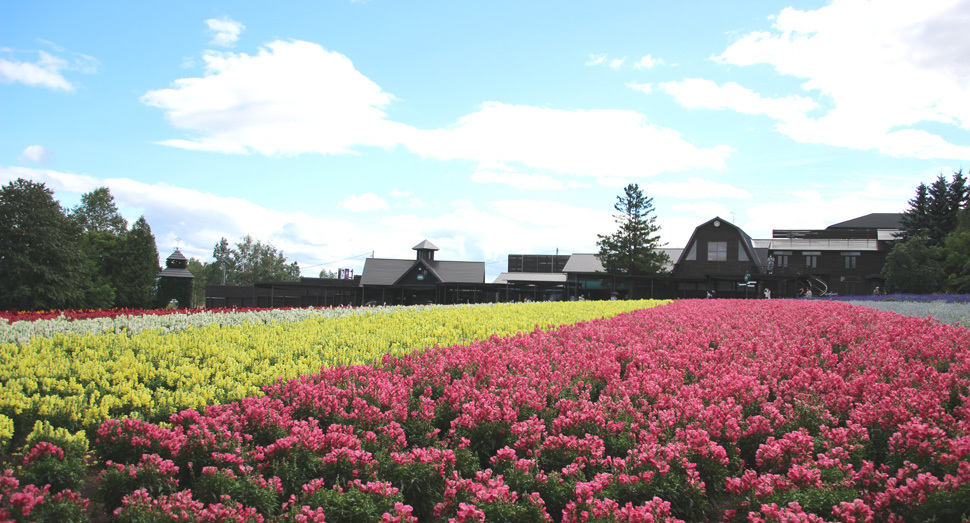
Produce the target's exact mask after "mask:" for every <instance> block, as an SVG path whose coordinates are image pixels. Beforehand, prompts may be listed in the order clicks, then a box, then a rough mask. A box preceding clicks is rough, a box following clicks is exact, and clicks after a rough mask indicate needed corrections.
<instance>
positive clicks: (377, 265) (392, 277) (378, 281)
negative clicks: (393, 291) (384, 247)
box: [360, 258, 418, 285]
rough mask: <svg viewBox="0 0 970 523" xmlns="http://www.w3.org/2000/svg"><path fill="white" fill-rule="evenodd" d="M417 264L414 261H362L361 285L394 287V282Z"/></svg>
mask: <svg viewBox="0 0 970 523" xmlns="http://www.w3.org/2000/svg"><path fill="white" fill-rule="evenodd" d="M416 263H418V262H416V261H414V260H390V259H385V258H367V259H366V260H364V273H363V274H362V275H361V276H360V284H361V285H394V282H396V281H397V280H398V278H400V277H401V275H402V274H404V273H406V272H407V271H408V270H410V269H411V267H414V265H415V264H416Z"/></svg>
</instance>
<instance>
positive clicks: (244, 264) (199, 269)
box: [189, 235, 300, 305]
mask: <svg viewBox="0 0 970 523" xmlns="http://www.w3.org/2000/svg"><path fill="white" fill-rule="evenodd" d="M212 258H213V259H214V261H212V262H206V261H202V260H199V259H198V258H191V259H189V271H190V272H191V273H192V275H193V276H195V286H194V287H193V291H192V301H193V302H194V303H195V304H197V305H201V304H204V303H205V287H206V285H252V284H254V283H256V282H258V281H299V280H300V265H299V264H298V263H297V262H292V263H287V261H286V256H284V255H283V251H278V250H277V249H276V247H275V246H273V244H271V243H263V242H262V241H260V240H257V239H254V238H253V237H252V236H250V235H246V236H244V237H243V238H242V239H241V240H240V241H239V242H237V243H236V245H235V247H230V245H229V240H228V239H226V238H225V237H223V238H221V239H220V240H219V242H218V243H216V245H215V247H213V249H212Z"/></svg>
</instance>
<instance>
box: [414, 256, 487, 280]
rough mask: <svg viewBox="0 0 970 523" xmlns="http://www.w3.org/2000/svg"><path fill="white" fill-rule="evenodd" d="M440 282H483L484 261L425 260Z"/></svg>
mask: <svg viewBox="0 0 970 523" xmlns="http://www.w3.org/2000/svg"><path fill="white" fill-rule="evenodd" d="M422 261H423V262H424V263H427V264H428V265H429V266H430V267H431V269H432V270H433V271H434V272H435V274H437V275H438V277H439V278H441V283H485V262H468V261H437V260H435V261H427V260H422Z"/></svg>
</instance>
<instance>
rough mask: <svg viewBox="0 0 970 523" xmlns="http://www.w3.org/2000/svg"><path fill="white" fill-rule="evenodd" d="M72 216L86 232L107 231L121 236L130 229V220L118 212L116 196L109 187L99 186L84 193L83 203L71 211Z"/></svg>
mask: <svg viewBox="0 0 970 523" xmlns="http://www.w3.org/2000/svg"><path fill="white" fill-rule="evenodd" d="M71 218H73V219H74V220H75V221H77V223H78V225H80V226H81V230H83V231H84V232H91V231H95V232H107V233H111V234H114V235H115V236H121V235H123V234H124V233H125V231H126V230H127V229H128V222H127V221H126V220H125V218H124V217H123V216H121V213H119V212H118V206H117V205H115V199H114V196H112V195H111V191H110V190H109V189H108V188H107V187H98V188H97V189H95V190H93V191H91V192H89V193H85V194H83V195H82V196H81V204H80V205H78V206H77V207H75V208H74V210H73V211H72V212H71Z"/></svg>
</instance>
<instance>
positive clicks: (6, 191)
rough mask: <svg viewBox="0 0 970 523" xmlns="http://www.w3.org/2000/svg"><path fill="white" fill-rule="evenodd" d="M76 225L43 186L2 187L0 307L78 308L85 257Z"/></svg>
mask: <svg viewBox="0 0 970 523" xmlns="http://www.w3.org/2000/svg"><path fill="white" fill-rule="evenodd" d="M78 235H79V230H78V228H77V226H76V225H75V223H74V222H73V221H72V220H70V219H69V218H68V217H67V215H66V214H65V213H64V211H63V209H62V208H61V206H60V205H59V204H58V203H57V202H56V201H54V196H53V193H52V192H51V190H50V189H48V188H47V187H46V186H45V185H44V184H42V183H34V182H32V181H29V180H25V179H23V178H20V179H17V180H15V181H12V182H10V183H9V184H7V185H5V186H3V188H2V189H0V309H4V310H49V309H64V308H71V307H77V306H78V305H79V304H80V302H81V299H82V280H83V274H84V270H83V267H84V265H83V257H82V254H81V247H80V244H79V238H78Z"/></svg>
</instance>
